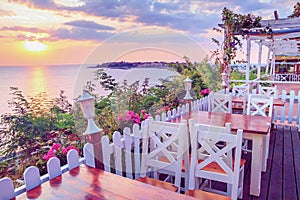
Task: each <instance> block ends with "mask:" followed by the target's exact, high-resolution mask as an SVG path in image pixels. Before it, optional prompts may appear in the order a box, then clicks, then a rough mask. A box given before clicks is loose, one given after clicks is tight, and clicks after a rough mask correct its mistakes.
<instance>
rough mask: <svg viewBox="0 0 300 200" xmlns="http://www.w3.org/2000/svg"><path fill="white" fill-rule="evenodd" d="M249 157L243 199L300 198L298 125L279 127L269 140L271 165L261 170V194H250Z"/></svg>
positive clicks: (248, 157) (248, 155)
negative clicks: (265, 169)
mask: <svg viewBox="0 0 300 200" xmlns="http://www.w3.org/2000/svg"><path fill="white" fill-rule="evenodd" d="M244 156H245V157H246V159H247V164H246V166H245V167H246V168H245V179H244V196H243V199H244V200H249V199H251V200H252V199H262V200H265V199H270V200H277V199H283V200H294V199H299V198H300V139H299V133H298V128H297V127H287V126H278V127H277V128H276V129H274V131H273V133H272V135H271V141H270V154H269V159H268V168H267V171H266V172H263V173H262V182H261V194H260V196H259V197H254V196H251V195H250V194H249V185H250V162H251V161H250V156H251V153H248V154H246V155H244Z"/></svg>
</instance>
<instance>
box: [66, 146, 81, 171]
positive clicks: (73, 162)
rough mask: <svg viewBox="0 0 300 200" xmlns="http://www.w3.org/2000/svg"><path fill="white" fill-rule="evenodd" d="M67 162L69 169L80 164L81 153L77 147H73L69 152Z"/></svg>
mask: <svg viewBox="0 0 300 200" xmlns="http://www.w3.org/2000/svg"><path fill="white" fill-rule="evenodd" d="M67 163H68V168H69V170H72V169H74V168H75V167H78V166H79V155H78V152H77V151H76V150H75V149H71V150H70V151H68V153H67Z"/></svg>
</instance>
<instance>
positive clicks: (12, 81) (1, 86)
mask: <svg viewBox="0 0 300 200" xmlns="http://www.w3.org/2000/svg"><path fill="white" fill-rule="evenodd" d="M91 66H93V65H84V66H83V65H77V64H74V65H37V66H0V115H1V114H4V113H12V109H11V108H10V107H9V104H8V101H10V100H11V98H12V95H11V94H10V87H17V88H18V89H19V90H20V91H22V94H23V96H25V97H26V98H30V97H35V96H37V95H39V94H41V93H44V94H46V95H47V98H49V99H53V98H58V97H59V94H60V91H61V90H63V91H64V94H65V96H67V99H68V101H69V102H70V103H71V104H73V103H74V101H75V100H76V98H78V97H79V96H80V95H81V94H82V90H83V89H84V86H85V85H86V84H87V82H88V81H92V82H93V83H95V84H97V82H96V81H95V80H94V79H95V75H94V73H95V71H96V70H97V69H98V68H91ZM104 70H105V71H106V72H107V73H108V74H109V75H111V76H112V77H113V78H115V79H116V80H117V82H119V83H122V82H123V81H124V80H127V81H128V83H129V84H130V83H133V82H134V81H137V80H140V81H143V80H144V79H145V78H150V86H151V85H156V84H158V83H159V82H160V81H159V79H160V78H166V77H169V76H170V77H171V76H174V75H176V74H177V73H176V72H174V71H173V70H171V69H166V68H158V67H153V68H152V67H149V68H131V69H117V68H113V69H111V68H104ZM96 92H97V93H98V95H99V96H105V95H106V94H107V92H105V91H104V90H103V89H102V88H101V87H100V86H97V91H96Z"/></svg>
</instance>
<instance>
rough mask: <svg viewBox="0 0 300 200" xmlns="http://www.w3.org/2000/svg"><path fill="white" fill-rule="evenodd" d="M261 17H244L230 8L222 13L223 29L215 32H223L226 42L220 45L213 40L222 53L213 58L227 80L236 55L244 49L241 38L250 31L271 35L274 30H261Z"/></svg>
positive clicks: (213, 54)
mask: <svg viewBox="0 0 300 200" xmlns="http://www.w3.org/2000/svg"><path fill="white" fill-rule="evenodd" d="M260 21H261V17H259V16H258V17H256V16H254V15H252V14H247V15H242V14H236V13H234V12H233V11H231V10H229V9H228V8H226V7H225V8H224V9H223V11H222V22H223V27H222V28H223V29H219V28H214V30H216V31H219V32H223V31H224V41H223V43H220V42H219V41H218V40H217V39H215V38H212V41H213V42H214V43H216V44H217V45H218V46H221V51H220V50H216V51H214V52H212V58H214V59H215V65H216V66H217V67H218V68H219V70H220V71H221V72H225V73H226V74H227V80H228V79H229V76H230V71H231V69H230V67H229V65H230V64H231V62H233V61H234V59H235V58H236V53H237V51H238V50H239V49H242V43H241V40H240V37H239V36H242V38H243V37H244V36H245V35H247V34H248V33H249V32H250V30H251V29H252V30H251V31H256V32H259V33H268V34H270V35H271V33H272V29H271V28H270V27H265V28H261V24H260ZM237 62H240V61H237Z"/></svg>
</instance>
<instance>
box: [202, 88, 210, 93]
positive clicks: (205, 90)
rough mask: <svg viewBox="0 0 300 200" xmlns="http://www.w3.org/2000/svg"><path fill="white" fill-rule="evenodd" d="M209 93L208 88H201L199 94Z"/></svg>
mask: <svg viewBox="0 0 300 200" xmlns="http://www.w3.org/2000/svg"><path fill="white" fill-rule="evenodd" d="M209 93H210V90H209V89H208V88H206V89H204V90H201V92H200V94H201V95H208V94H209Z"/></svg>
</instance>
